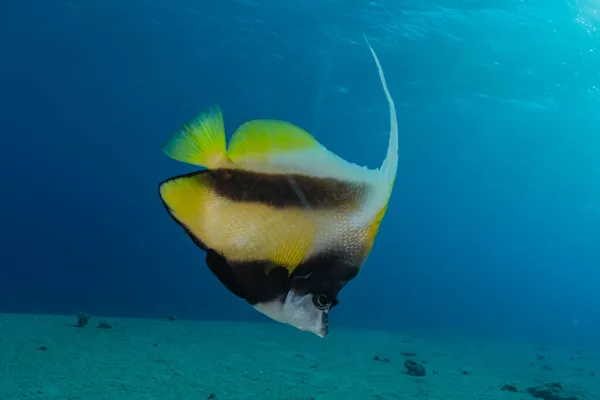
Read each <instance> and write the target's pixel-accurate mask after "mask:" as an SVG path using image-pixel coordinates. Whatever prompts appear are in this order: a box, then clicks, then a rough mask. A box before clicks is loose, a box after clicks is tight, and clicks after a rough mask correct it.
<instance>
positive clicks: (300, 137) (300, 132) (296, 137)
mask: <svg viewBox="0 0 600 400" xmlns="http://www.w3.org/2000/svg"><path fill="white" fill-rule="evenodd" d="M320 146H321V145H320V144H319V142H318V141H317V140H316V139H315V138H314V137H312V135H311V134H310V133H308V132H306V131H305V130H304V129H302V128H299V127H297V126H295V125H294V124H291V123H289V122H285V121H278V120H270V119H257V120H253V121H248V122H246V123H244V124H242V125H241V126H240V127H239V128H238V129H237V130H236V131H235V133H234V134H233V136H232V137H231V140H230V141H229V150H228V152H227V154H228V156H229V158H230V159H231V161H232V162H234V163H235V162H236V161H238V162H239V161H247V160H252V161H267V160H268V158H269V156H272V155H276V154H281V153H288V152H294V151H302V150H310V149H314V148H318V147H320Z"/></svg>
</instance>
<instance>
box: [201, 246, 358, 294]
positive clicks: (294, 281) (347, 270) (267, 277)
mask: <svg viewBox="0 0 600 400" xmlns="http://www.w3.org/2000/svg"><path fill="white" fill-rule="evenodd" d="M340 259H341V257H338V256H334V255H328V256H325V255H322V256H316V257H313V258H311V259H309V260H308V261H306V262H305V263H302V264H300V265H299V266H298V268H297V269H296V270H295V271H294V272H293V273H292V274H291V275H288V272H287V270H285V268H283V267H275V268H274V269H273V270H271V272H270V273H269V274H267V273H266V272H265V271H266V269H267V268H266V267H267V266H269V265H272V263H271V262H267V261H255V262H244V263H229V262H227V260H226V259H225V258H224V257H222V256H220V255H218V254H217V253H216V252H214V251H212V250H209V251H208V253H207V256H206V263H207V265H208V267H209V269H210V270H211V271H212V272H213V274H215V276H216V277H217V278H218V279H219V281H221V283H222V284H223V285H224V286H225V287H226V288H227V289H228V290H229V291H230V292H232V293H233V294H235V295H236V296H238V297H241V298H243V299H245V300H246V301H248V303H250V304H252V305H255V304H257V303H263V302H269V301H272V300H275V299H277V298H280V297H282V296H285V295H286V294H287V293H288V292H289V291H290V289H294V290H295V291H296V292H297V293H312V294H314V295H321V294H325V295H327V296H328V297H329V298H330V299H331V300H332V302H333V305H336V304H337V303H338V300H337V295H338V293H339V291H340V290H341V289H342V288H343V287H344V286H345V285H346V283H348V282H349V281H351V280H352V279H354V277H356V275H357V274H358V272H359V270H360V268H358V267H355V266H351V265H347V264H344V263H342V262H341V261H340Z"/></svg>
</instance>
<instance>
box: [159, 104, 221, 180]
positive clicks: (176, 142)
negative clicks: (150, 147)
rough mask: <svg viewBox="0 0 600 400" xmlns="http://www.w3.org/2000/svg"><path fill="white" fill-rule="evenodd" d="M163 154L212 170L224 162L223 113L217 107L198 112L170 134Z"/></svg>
mask: <svg viewBox="0 0 600 400" xmlns="http://www.w3.org/2000/svg"><path fill="white" fill-rule="evenodd" d="M163 152H164V153H165V154H166V155H167V156H169V157H171V158H173V159H175V160H177V161H182V162H185V163H188V164H194V165H199V166H202V167H205V168H209V169H213V168H218V167H219V166H222V165H223V164H225V163H227V150H226V142H225V126H224V124H223V114H222V113H221V109H220V108H219V107H217V106H215V107H212V108H210V109H208V110H206V111H204V112H202V113H200V114H199V115H198V116H197V117H196V118H194V120H192V121H191V122H190V123H189V124H186V125H184V126H183V127H182V128H181V129H180V130H179V131H178V132H176V133H175V134H173V136H171V138H170V139H169V141H168V142H167V144H165V146H164V147H163Z"/></svg>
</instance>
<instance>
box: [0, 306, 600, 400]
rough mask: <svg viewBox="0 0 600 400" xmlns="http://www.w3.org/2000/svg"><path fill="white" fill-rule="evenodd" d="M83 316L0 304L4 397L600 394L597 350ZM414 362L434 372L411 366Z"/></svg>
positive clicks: (298, 399) (366, 399)
mask: <svg viewBox="0 0 600 400" xmlns="http://www.w3.org/2000/svg"><path fill="white" fill-rule="evenodd" d="M75 322H76V321H75V317H74V316H57V315H16V314H0V400H24V399H40V400H46V399H47V400H100V399H103V400H137V399H140V400H141V399H143V400H153V399H157V400H171V399H173V400H175V399H178V400H192V399H193V400H203V399H214V400H236V399H243V400H254V399H256V400H271V399H282V400H336V399H344V400H349V399H358V400H371V399H403V400H409V399H431V400H438V399H439V400H492V399H497V400H505V399H506V400H518V399H524V400H529V399H534V398H536V397H534V395H537V396H546V395H547V396H552V395H554V396H556V397H538V398H542V399H544V398H545V399H547V400H548V399H550V400H560V399H569V400H571V399H572V400H575V399H577V400H598V399H600V357H599V355H598V354H593V353H585V352H570V351H562V352H561V351H559V350H555V349H552V348H545V347H543V346H541V345H540V344H538V343H509V342H497V341H492V340H490V339H473V338H461V337H447V338H444V337H435V338H432V337H431V338H428V337H425V336H418V335H415V334H408V333H405V334H403V333H402V332H381V331H367V330H350V329H343V328H339V327H337V328H336V327H335V326H333V327H332V332H331V334H330V335H329V336H328V337H327V338H325V339H319V338H318V337H316V336H314V335H312V334H310V333H306V332H300V331H297V330H295V329H293V328H291V327H288V326H284V325H280V324H276V323H241V322H212V321H183V320H176V321H172V322H170V321H167V320H164V321H163V320H150V319H121V318H92V319H91V320H90V323H89V325H88V326H87V327H85V328H76V327H74V326H73V323H75ZM99 322H106V323H109V324H110V325H111V328H110V329H100V328H97V325H98V323H99ZM406 360H414V361H415V362H417V363H418V364H420V365H422V366H423V367H424V368H425V370H426V375H425V376H420V377H417V376H411V375H408V374H407V373H406V371H407V370H406V368H405V365H404V364H405V361H406ZM555 383H559V384H560V386H557V385H556V384H555ZM553 384H554V385H553ZM505 385H512V388H509V387H507V386H505ZM546 385H549V386H546ZM503 386H504V388H503ZM528 388H537V390H538V392H530V391H528V390H527V389H528ZM507 389H516V390H517V391H516V392H515V391H510V390H507ZM544 390H545V392H544Z"/></svg>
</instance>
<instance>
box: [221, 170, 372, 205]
mask: <svg viewBox="0 0 600 400" xmlns="http://www.w3.org/2000/svg"><path fill="white" fill-rule="evenodd" d="M209 173H210V174H211V177H212V183H213V188H214V190H215V192H216V193H218V194H219V195H220V196H222V197H225V198H228V199H230V200H233V201H242V202H252V203H264V204H268V205H270V206H272V207H277V208H285V207H301V208H306V207H307V204H305V203H306V202H308V206H310V207H311V208H314V209H332V208H343V209H348V208H350V209H355V208H357V207H359V206H360V204H361V201H362V199H363V198H364V196H365V195H366V194H367V192H368V190H369V187H368V186H367V185H366V184H357V183H353V182H347V181H342V180H339V179H334V178H318V177H312V176H306V175H299V174H266V173H256V172H249V171H241V170H233V169H217V170H211V171H209ZM299 192H300V193H299ZM302 196H304V198H302Z"/></svg>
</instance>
